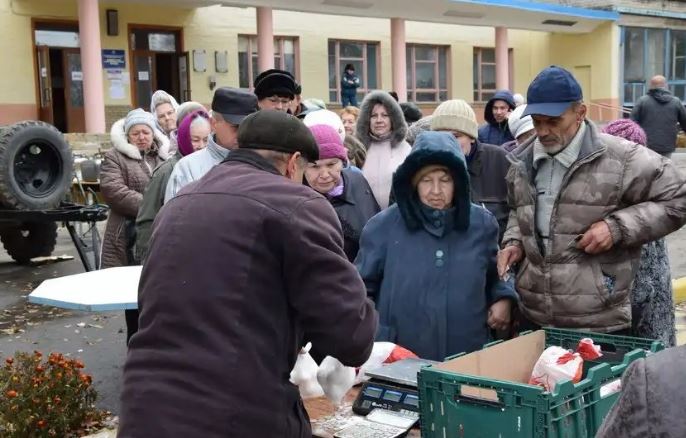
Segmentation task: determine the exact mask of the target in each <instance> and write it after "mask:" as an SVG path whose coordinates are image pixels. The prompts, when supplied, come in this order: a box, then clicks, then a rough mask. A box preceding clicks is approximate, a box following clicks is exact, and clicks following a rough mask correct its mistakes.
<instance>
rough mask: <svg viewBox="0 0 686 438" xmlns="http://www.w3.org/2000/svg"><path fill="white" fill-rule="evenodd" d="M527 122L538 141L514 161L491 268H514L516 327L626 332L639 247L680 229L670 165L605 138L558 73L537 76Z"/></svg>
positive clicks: (681, 188)
mask: <svg viewBox="0 0 686 438" xmlns="http://www.w3.org/2000/svg"><path fill="white" fill-rule="evenodd" d="M524 115H531V117H532V119H533V123H534V129H535V131H536V135H535V136H534V137H533V138H531V139H530V140H528V141H526V142H525V143H523V144H522V145H521V146H519V147H518V148H517V149H516V150H515V151H514V152H513V154H512V158H511V161H512V165H511V167H510V170H509V172H508V175H507V183H508V197H509V201H510V206H511V207H512V210H511V212H510V219H509V221H508V225H507V230H506V231H505V235H504V237H503V240H502V246H503V249H502V250H501V251H500V253H499V254H498V271H499V273H500V275H502V276H505V275H506V273H507V271H508V270H509V269H510V268H511V267H513V265H515V264H517V263H521V266H520V268H519V272H518V274H517V280H516V287H517V291H518V292H519V295H520V297H521V301H520V303H521V304H520V311H521V312H520V313H521V315H522V320H521V326H520V328H521V329H536V328H538V327H541V326H553V327H559V328H570V329H580V330H581V329H583V330H589V331H595V332H605V333H620V334H628V333H629V332H630V328H631V299H630V298H631V297H630V295H631V294H630V292H631V285H632V282H633V279H634V276H635V274H636V269H637V266H638V260H639V256H640V252H641V248H640V246H641V245H642V244H644V243H646V242H650V241H653V240H656V239H659V238H661V237H663V236H665V235H667V234H669V233H671V232H672V231H675V230H677V229H679V228H680V227H681V226H682V225H683V224H684V222H686V184H685V182H684V179H683V178H682V176H681V175H680V174H679V172H678V171H677V169H676V168H675V167H674V166H673V165H672V163H671V161H669V160H665V159H663V158H662V157H660V156H659V155H658V154H656V153H654V152H653V151H651V150H650V149H648V148H645V147H642V146H639V145H637V144H635V143H630V142H628V141H625V140H622V139H620V138H618V137H613V136H611V135H607V134H602V133H601V132H600V130H598V128H597V127H596V125H595V124H594V123H593V122H591V121H590V120H586V106H585V105H584V103H583V93H582V90H581V87H580V86H579V83H578V82H577V81H576V79H575V78H574V76H572V74H571V73H570V72H568V71H567V70H565V69H564V68H561V67H557V66H551V67H548V68H546V69H544V70H543V71H542V72H541V73H539V74H538V76H536V78H535V79H534V80H533V82H532V83H531V85H530V86H529V90H528V93H527V107H526V110H525V111H524Z"/></svg>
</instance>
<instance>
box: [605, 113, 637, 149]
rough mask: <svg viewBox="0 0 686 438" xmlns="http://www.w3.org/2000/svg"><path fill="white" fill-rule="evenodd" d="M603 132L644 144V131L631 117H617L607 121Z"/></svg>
mask: <svg viewBox="0 0 686 438" xmlns="http://www.w3.org/2000/svg"><path fill="white" fill-rule="evenodd" d="M603 132H604V133H605V134H610V135H614V136H615V137H621V138H623V139H625V140H629V141H632V142H634V143H638V144H640V145H641V146H646V133H645V131H643V128H641V127H640V126H639V125H638V123H636V122H634V121H633V120H631V119H618V120H615V121H612V122H610V123H608V124H607V125H606V126H605V127H604V128H603Z"/></svg>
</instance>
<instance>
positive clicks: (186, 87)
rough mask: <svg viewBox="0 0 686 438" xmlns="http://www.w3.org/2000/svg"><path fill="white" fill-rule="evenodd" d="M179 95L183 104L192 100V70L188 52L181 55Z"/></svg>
mask: <svg viewBox="0 0 686 438" xmlns="http://www.w3.org/2000/svg"><path fill="white" fill-rule="evenodd" d="M179 94H180V97H181V100H182V101H183V102H188V101H189V100H191V68H190V56H188V52H183V53H181V54H180V55H179Z"/></svg>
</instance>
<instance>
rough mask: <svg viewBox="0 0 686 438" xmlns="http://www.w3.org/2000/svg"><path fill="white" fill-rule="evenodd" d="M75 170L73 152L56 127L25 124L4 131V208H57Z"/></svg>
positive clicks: (0, 165)
mask: <svg viewBox="0 0 686 438" xmlns="http://www.w3.org/2000/svg"><path fill="white" fill-rule="evenodd" d="M72 171H73V158H72V154H71V149H70V147H69V145H68V144H67V142H66V141H65V140H64V137H63V136H62V133H60V131H58V130H57V128H55V127H54V126H52V125H49V124H47V123H44V122H36V121H25V122H19V123H16V124H14V125H12V126H8V127H6V128H3V129H2V130H1V131H0V206H2V207H4V208H9V209H14V210H43V209H50V208H55V207H57V206H58V205H59V203H60V201H62V199H63V198H64V196H65V194H66V193H67V191H68V190H69V186H70V185H71V181H72Z"/></svg>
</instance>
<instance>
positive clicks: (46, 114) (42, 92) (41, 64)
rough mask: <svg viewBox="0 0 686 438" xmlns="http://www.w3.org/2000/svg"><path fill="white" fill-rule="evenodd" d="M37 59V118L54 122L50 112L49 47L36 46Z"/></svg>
mask: <svg viewBox="0 0 686 438" xmlns="http://www.w3.org/2000/svg"><path fill="white" fill-rule="evenodd" d="M36 58H37V59H38V94H39V104H40V106H39V108H38V118H39V119H40V120H42V121H44V122H47V123H50V124H52V123H54V121H53V112H52V84H51V81H50V49H49V48H48V46H38V47H36Z"/></svg>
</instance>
